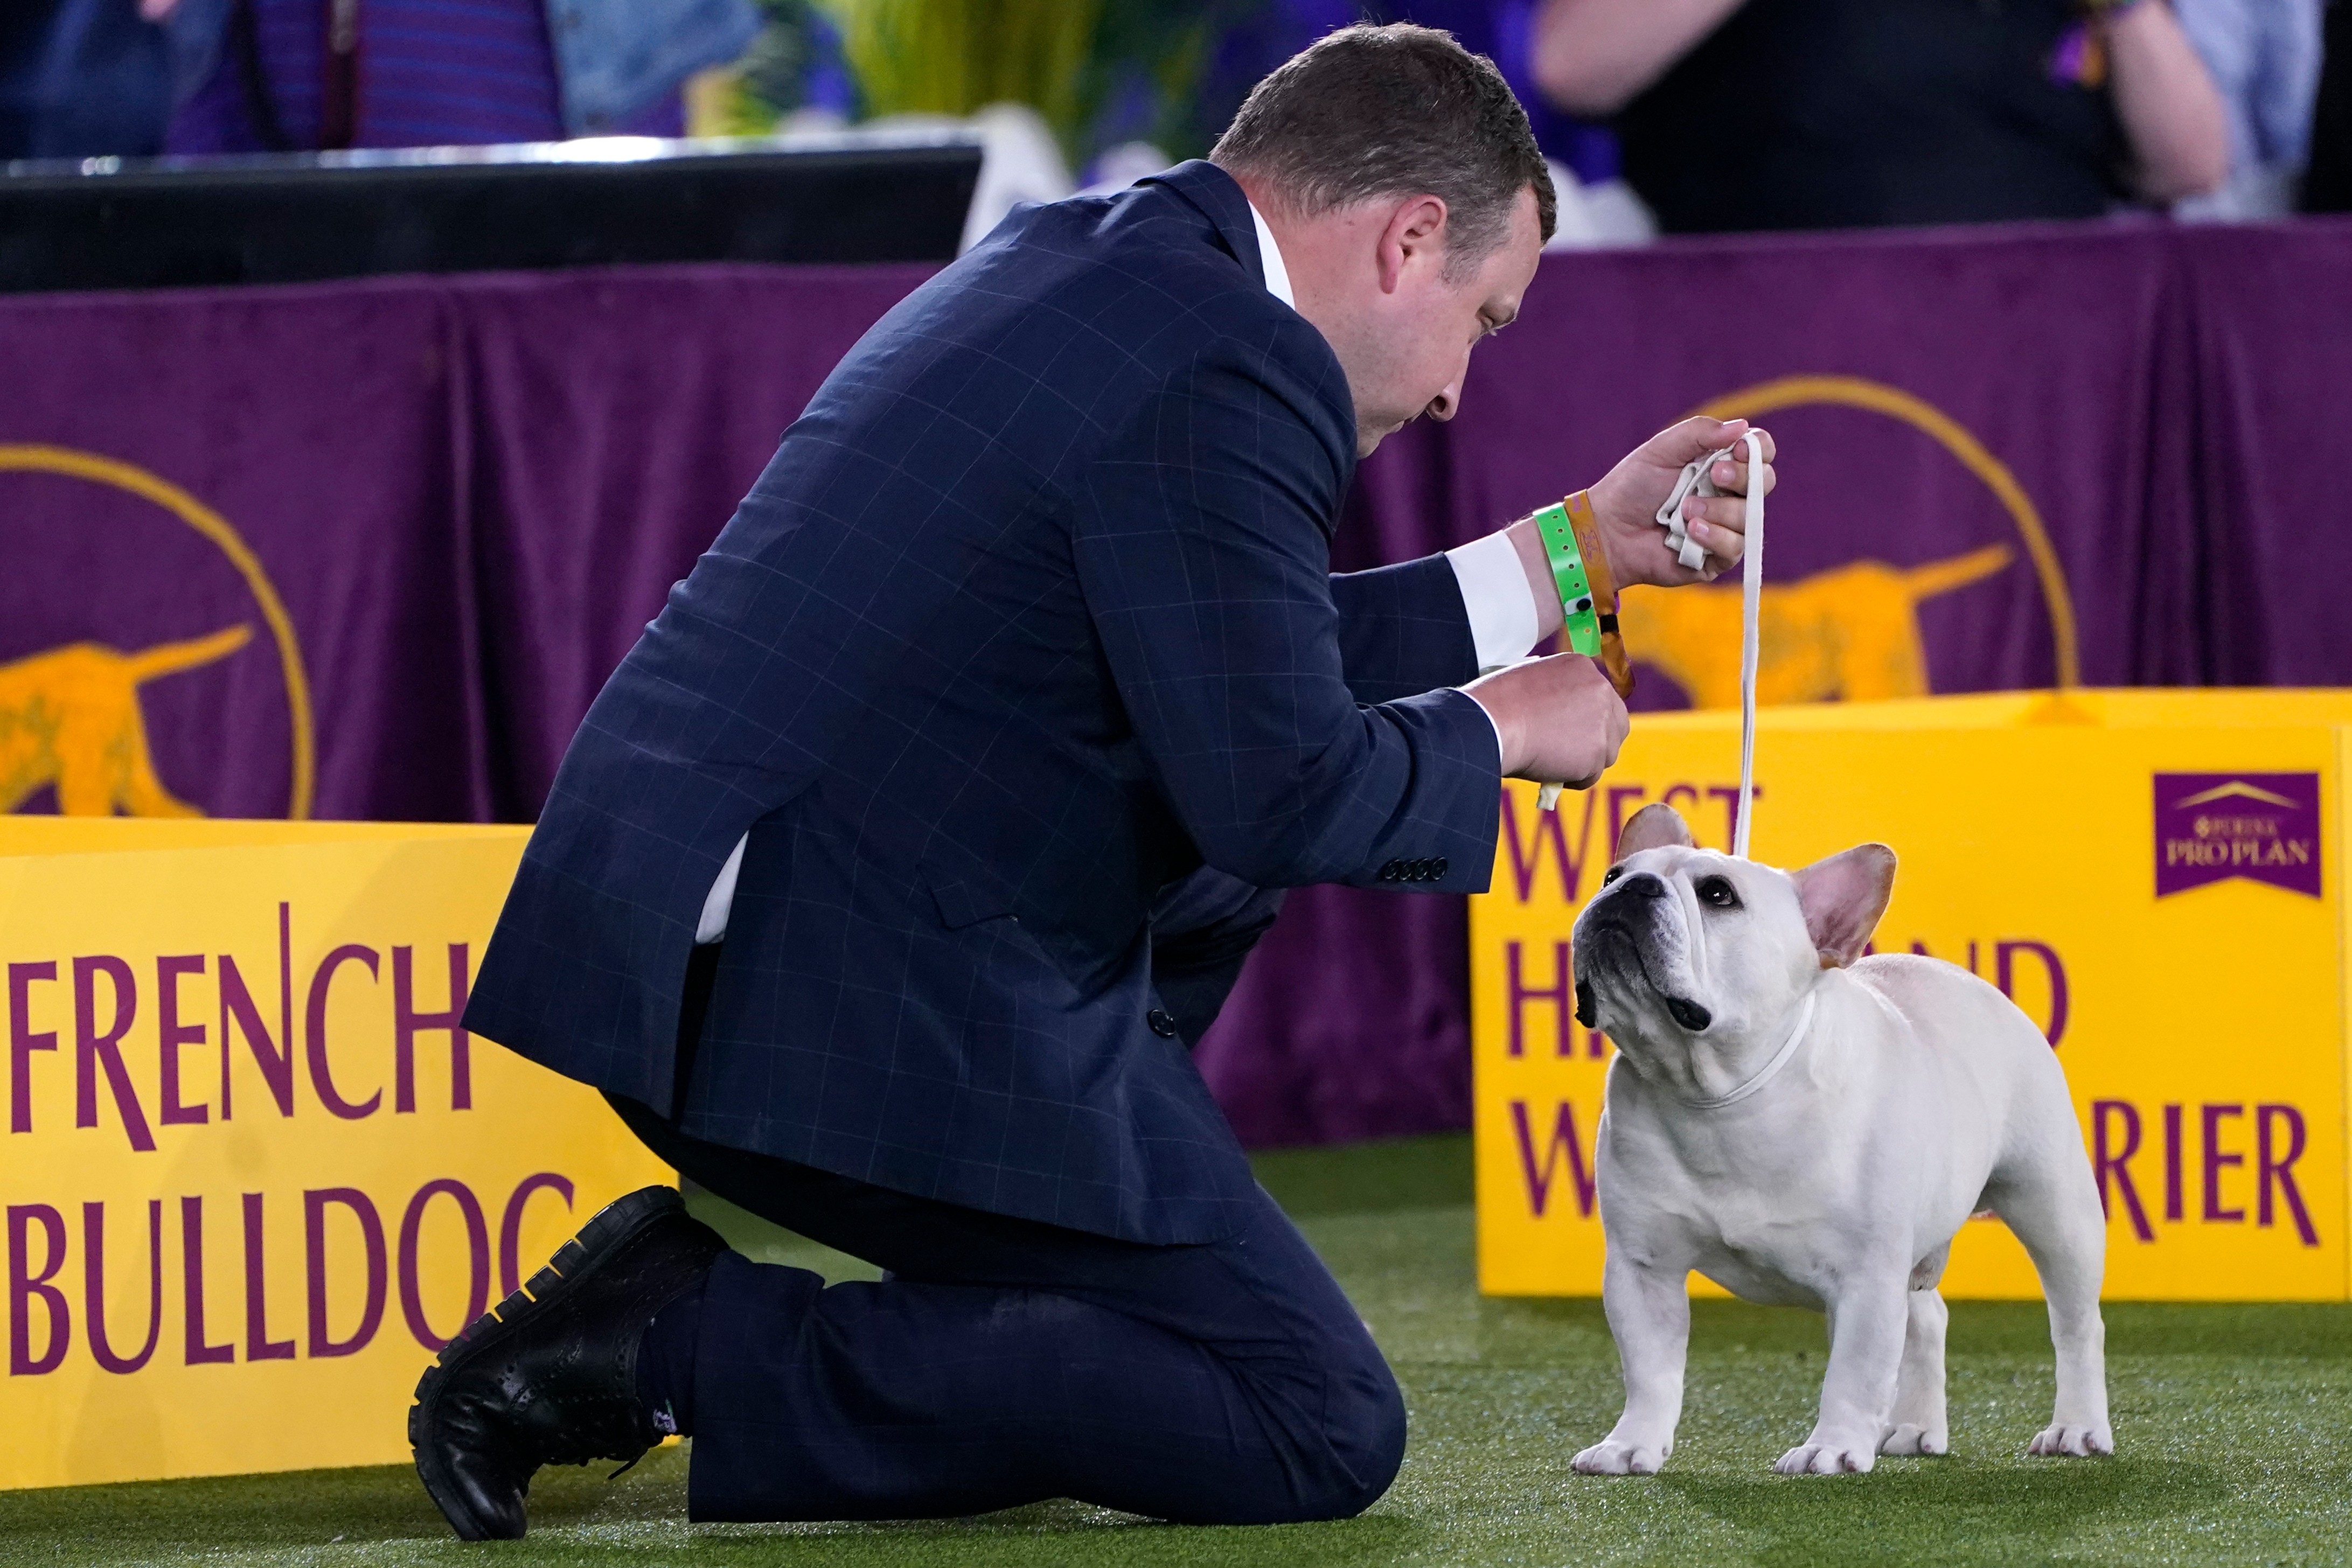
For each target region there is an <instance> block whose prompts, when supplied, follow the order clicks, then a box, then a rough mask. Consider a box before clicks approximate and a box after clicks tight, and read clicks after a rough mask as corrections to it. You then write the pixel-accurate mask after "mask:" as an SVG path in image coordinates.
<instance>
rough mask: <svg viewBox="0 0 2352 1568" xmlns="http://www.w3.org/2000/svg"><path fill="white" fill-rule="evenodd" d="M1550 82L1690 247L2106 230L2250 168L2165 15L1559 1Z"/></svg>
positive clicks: (2061, 5) (1776, 1)
mask: <svg viewBox="0 0 2352 1568" xmlns="http://www.w3.org/2000/svg"><path fill="white" fill-rule="evenodd" d="M1535 71H1536V78H1537V79H1538V82H1540V83H1541V84H1542V87H1543V89H1544V90H1545V92H1547V93H1548V94H1549V96H1550V97H1551V99H1552V100H1553V101H1554V102H1555V103H1557V104H1558V105H1559V106H1560V107H1561V108H1563V109H1565V110H1569V111H1570V112H1571V113H1575V114H1582V115H1594V116H1598V115H1612V114H1613V115H1615V116H1616V120H1615V125H1616V129H1617V132H1618V136H1619V139H1620V141H1621V142H1622V147H1623V153H1624V161H1625V173H1626V177H1627V179H1628V180H1630V181H1631V182H1632V183H1633V188H1634V189H1635V190H1636V191H1637V192H1639V193H1641V195H1642V197H1643V200H1645V201H1646V202H1648V203H1649V204H1650V206H1651V208H1652V210H1653V211H1654V212H1655V214H1657V218H1658V223H1659V226H1660V227H1661V228H1663V229H1664V230H1666V231H1667V232H1669V233H1685V234H1689V233H1703V232H1708V231H1722V230H1738V229H1792V228H1843V227H1853V226H1864V225H1884V224H1935V223H1974V222H1986V221H1993V220H1999V219H2005V218H2069V217H2092V216H2095V215H2097V214H2101V213H2104V212H2105V211H2107V210H2109V209H2110V207H2111V206H2112V205H2114V204H2116V202H2117V201H2118V200H2119V199H2123V198H2126V197H2129V198H2137V199H2138V200H2140V201H2144V202H2151V203H2159V204H2168V203H2171V202H2175V201H2179V200H2180V199H2181V198H2183V197H2187V196H2192V195H2198V194H2201V193H2206V192H2209V191H2211V190H2213V189H2215V188H2217V187H2218V186H2220V185H2221V183H2222V181H2223V179H2224V178H2225V177H2226V175H2227V173H2228V170H2229V138H2228V131H2227V129H2226V120H2225V118H2224V113H2223V109H2222V104H2221V97H2220V95H2219V94H2218V93H2217V92H2216V91H2215V90H2214V87H2213V83H2212V81H2211V79H2210V78H2209V77H2208V76H2207V75H2206V72H2205V68H2204V67H2203V66H2202V65H2201V64H2200V62H2199V60H2198V58H2197V55H2196V53H2195V51H2194V50H2193V49H2191V48H2190V47H2189V40H2188V39H2187V37H2185V36H2184V35H2183V34H2182V32H2181V29H2180V25H2179V22H2177V21H2176V20H2175V19H2174V17H2173V16H2172V13H2171V12H2170V10H2168V8H2167V7H2166V5H2165V4H2164V0H2105V3H2102V0H2093V3H2091V4H2088V5H2077V4H2074V3H2073V0H1746V3H1744V4H1743V3H1742V0H1548V3H1547V4H1546V5H1545V9H1544V11H1543V14H1542V16H1541V18H1540V20H1539V23H1538V33H1537V39H1536V65H1535Z"/></svg>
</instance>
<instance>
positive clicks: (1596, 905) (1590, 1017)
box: [1576, 872, 1715, 1034]
mask: <svg viewBox="0 0 2352 1568" xmlns="http://www.w3.org/2000/svg"><path fill="white" fill-rule="evenodd" d="M1673 891H1674V890H1673V889H1672V888H1670V887H1668V886H1667V885H1666V883H1665V881H1664V879H1663V878H1661V877H1659V876H1657V875H1655V874H1654V873H1650V872H1639V873H1635V874H1633V875H1632V876H1629V877H1625V878H1623V879H1622V880H1621V881H1619V882H1618V883H1616V884H1615V885H1614V886H1612V887H1611V888H1609V889H1608V890H1607V891H1606V892H1605V893H1604V894H1602V895H1601V898H1599V899H1596V900H1594V901H1593V903H1592V904H1591V907H1589V908H1588V909H1587V910H1586V911H1585V916H1586V918H1585V921H1584V922H1580V925H1583V926H1584V929H1583V931H1582V932H1581V933H1580V936H1582V937H1583V940H1580V942H1579V943H1578V946H1580V947H1582V948H1589V949H1590V950H1591V952H1592V953H1593V955H1594V956H1597V949H1598V947H1599V946H1600V943H1601V940H1602V939H1603V938H1605V937H1611V936H1614V937H1616V938H1617V939H1619V940H1620V941H1622V943H1623V944H1624V945H1625V947H1626V950H1627V951H1628V952H1629V953H1630V954H1631V955H1632V956H1633V965H1634V967H1635V969H1636V970H1637V971H1638V972H1639V973H1640V975H1641V977H1642V981H1643V984H1644V985H1646V986H1648V987H1649V988H1650V989H1651V991H1652V992H1654V994H1655V995H1656V996H1657V998H1659V1000H1661V1001H1663V1002H1664V1003H1665V1007H1666V1013H1667V1016H1668V1017H1670V1018H1672V1019H1674V1020H1675V1024H1676V1025H1677V1026H1678V1027H1680V1028H1682V1029H1685V1030H1688V1031H1690V1032H1691V1033H1693V1034H1703V1033H1705V1032H1706V1029H1707V1026H1708V1025H1710V1024H1712V1023H1713V1022H1714V1021H1715V1015H1714V1014H1713V1013H1712V1012H1710V1011H1709V1010H1708V1009H1706V1006H1705V1005H1704V1004H1702V1003H1700V1002H1696V1001H1694V1000H1692V999H1691V998H1688V997H1678V996H1675V995H1674V994H1673V993H1672V992H1670V991H1669V990H1668V989H1667V988H1665V987H1664V986H1662V985H1660V984H1659V983H1658V977H1657V975H1656V974H1655V972H1654V964H1653V958H1654V957H1656V958H1659V959H1664V958H1665V955H1664V954H1663V953H1657V952H1656V951H1655V949H1656V948H1658V947H1660V946H1669V944H1661V943H1659V942H1657V941H1656V936H1657V933H1658V931H1659V927H1660V926H1661V925H1663V924H1665V923H1666V922H1667V919H1668V917H1667V916H1666V915H1664V905H1665V901H1667V900H1668V899H1670V898H1671V897H1672V894H1673ZM1580 956H1583V955H1580ZM1584 967H1585V966H1584V965H1583V964H1582V963H1581V962H1580V964H1579V965H1578V976H1577V981H1576V1021H1577V1022H1579V1023H1580V1024H1582V1025H1583V1026H1584V1027H1585V1028H1587V1029H1595V1028H1598V1027H1599V1025H1600V1021H1601V1016H1600V1003H1599V998H1597V997H1596V995H1595V994H1594V991H1593V988H1592V982H1591V980H1589V979H1587V978H1585V977H1584V974H1583V969H1584Z"/></svg>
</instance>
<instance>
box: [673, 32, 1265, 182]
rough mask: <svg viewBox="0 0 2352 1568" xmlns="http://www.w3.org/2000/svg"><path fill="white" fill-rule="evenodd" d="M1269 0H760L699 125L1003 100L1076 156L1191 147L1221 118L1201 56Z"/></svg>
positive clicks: (728, 129) (756, 124)
mask: <svg viewBox="0 0 2352 1568" xmlns="http://www.w3.org/2000/svg"><path fill="white" fill-rule="evenodd" d="M1274 3H1275V0H761V8H762V9H763V10H765V11H766V13H767V16H768V26H767V28H766V29H765V30H764V31H763V32H762V33H761V36H760V38H759V39H758V41H757V42H756V43H754V44H753V46H752V47H751V52H750V53H749V54H747V55H746V56H745V57H743V59H742V60H741V61H740V62H738V64H737V65H736V66H735V67H734V68H732V71H731V73H730V81H729V82H728V83H727V85H726V88H725V89H724V90H723V91H722V92H721V93H719V96H718V98H717V99H716V100H715V102H716V105H717V108H716V110H715V117H714V119H713V120H711V121H709V123H708V124H707V125H704V126H698V130H707V131H712V132H721V133H727V134H736V135H747V134H756V133H760V132H764V131H771V130H773V129H774V128H775V126H776V124H777V123H778V121H779V120H782V118H783V117H785V116H787V115H790V114H792V113H793V112H794V111H795V110H803V109H807V108H812V107H814V108H822V109H827V110H835V111H837V112H840V113H841V114H843V116H844V117H845V118H847V119H851V120H863V119H871V118H876V117H879V116H883V115H892V114H947V115H955V116H958V117H961V116H965V115H969V114H971V113H973V112H975V111H976V110H982V109H985V108H987V107H988V106H989V105H991V104H994V103H1007V102H1010V103H1022V104H1026V105H1028V106H1029V107H1030V108H1032V109H1034V110H1036V111H1037V112H1038V114H1039V115H1040V116H1041V117H1043V118H1044V120H1045V122H1046V124H1047V125H1048V126H1050V127H1051V128H1052V130H1053V131H1054V134H1055V137H1056V138H1057V139H1058V140H1059V141H1060V142H1061V145H1062V151H1063V153H1064V155H1065V156H1066V158H1067V159H1068V160H1069V162H1070V165H1071V167H1073V168H1079V169H1082V168H1084V167H1085V166H1086V165H1087V163H1088V162H1091V161H1092V159H1093V158H1094V157H1095V155H1096V154H1097V153H1099V152H1102V151H1103V150H1104V149H1105V148H1106V147H1108V146H1110V145H1113V144H1115V143H1118V142H1122V141H1150V142H1152V143H1154V144H1155V145H1157V146H1159V147H1160V149H1161V150H1162V151H1164V152H1167V153H1168V155H1169V156H1171V158H1184V157H1191V156H1195V155H1198V154H1199V153H1202V152H1206V151H1207V150H1208V145H1209V142H1210V141H1212V140H1213V138H1214V137H1215V135H1216V132H1217V131H1218V130H1219V129H1221V126H1220V125H1210V124H1205V123H1203V121H1204V120H1205V119H1206V118H1207V116H1205V115H1204V113H1203V110H1202V102H1201V100H1200V97H1199V91H1198V89H1199V87H1200V83H1201V80H1202V72H1203V69H1204V67H1205V66H1206V64H1207V62H1208V61H1209V59H1210V57H1212V55H1213V52H1214V51H1215V49H1216V47H1217V46H1218V44H1219V42H1220V40H1221V39H1223V37H1225V36H1226V34H1227V33H1229V32H1230V31H1231V30H1232V29H1233V28H1234V26H1237V25H1239V24H1241V23H1244V22H1245V21H1247V20H1249V19H1250V18H1252V17H1254V16H1257V15H1258V14H1260V13H1262V12H1265V11H1267V10H1268V9H1269V8H1270V7H1271V5H1273V4H1274ZM1227 108H1230V105H1228V106H1227Z"/></svg>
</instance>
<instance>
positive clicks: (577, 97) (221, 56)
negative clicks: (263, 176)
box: [142, 0, 760, 153]
mask: <svg viewBox="0 0 2352 1568" xmlns="http://www.w3.org/2000/svg"><path fill="white" fill-rule="evenodd" d="M142 5H143V8H144V10H145V11H146V13H147V14H148V15H149V16H151V17H154V18H158V19H163V20H167V21H168V22H169V24H170V26H171V32H172V51H173V82H174V88H175V100H176V101H177V104H178V108H177V110H176V112H175V113H174V114H173V118H172V121H171V127H170V130H169V131H168V132H167V134H166V135H165V138H164V145H165V149H166V151H168V152H190V153H203V152H287V151H312V150H320V149H327V148H338V147H431V146H446V145H458V144H466V143H484V142H499V141H557V140H561V139H562V138H564V137H567V136H596V135H609V134H625V133H635V134H640V135H653V136H663V135H667V136H676V135H678V134H681V133H682V132H683V131H684V129H685V110H684V108H683V104H682V100H681V99H680V97H679V89H680V86H681V85H682V84H683V83H684V82H685V80H686V78H688V77H689V76H691V75H692V74H693V73H694V72H696V71H698V70H701V69H703V68H705V67H709V66H715V65H721V64H724V63H726V62H728V61H730V60H732V59H734V58H736V57H738V56H740V55H741V54H742V53H743V52H744V50H745V49H746V48H747V47H749V46H750V45H751V39H752V37H753V36H754V35H755V34H756V33H757V32H758V31H759V28H760V16H759V12H758V11H757V9H756V8H755V7H754V6H753V5H751V0H142Z"/></svg>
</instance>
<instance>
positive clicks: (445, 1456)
mask: <svg viewBox="0 0 2352 1568" xmlns="http://www.w3.org/2000/svg"><path fill="white" fill-rule="evenodd" d="M726 1249H727V1243H726V1242H724V1241H722V1240H721V1239H719V1233H718V1232H717V1231H715V1230H713V1229H711V1228H709V1226H707V1225H705V1224H703V1223H702V1222H701V1221H700V1220H698V1219H696V1218H692V1217H691V1216H689V1215H688V1213H687V1212H686V1204H685V1200H684V1199H682V1198H680V1197H678V1195H677V1192H676V1191H675V1190H673V1189H672V1188H669V1187H666V1186H649V1187H645V1188H642V1189H640V1190H639V1191H636V1192H633V1193H631V1194H629V1196H628V1197H623V1198H616V1199H615V1200H614V1201H613V1202H612V1203H609V1204H607V1205H605V1206H604V1208H603V1209H602V1210H600V1211H599V1212H598V1213H597V1215H596V1217H595V1218H593V1219H591V1220H590V1221H589V1222H588V1223H587V1224H586V1225H585V1226H583V1228H581V1231H580V1234H579V1235H577V1236H575V1237H573V1238H572V1239H571V1240H569V1241H567V1242H565V1243H564V1244H563V1246H562V1248H561V1249H559V1250H558V1251H557V1252H556V1254H555V1256H554V1257H553V1258H551V1259H550V1260H548V1264H547V1267H546V1268H544V1269H541V1270H540V1271H539V1272H538V1273H536V1274H534V1275H532V1276H531V1277H530V1281H529V1282H528V1283H526V1284H525V1285H524V1286H523V1288H522V1289H521V1290H520V1291H516V1292H515V1293H514V1294H513V1295H511V1296H509V1297H508V1298H507V1299H506V1300H505V1301H500V1302H499V1304H498V1306H497V1307H496V1308H494V1309H493V1310H492V1311H490V1312H484V1313H483V1314H482V1315H481V1316H480V1317H478V1318H477V1319H475V1320H474V1322H472V1323H470V1324H468V1325H467V1329H466V1331H465V1332H464V1333H461V1334H459V1335H458V1336H457V1338H456V1339H454V1340H452V1341H450V1342H449V1344H448V1346H447V1348H446V1349H444V1350H443V1351H442V1352H441V1354H440V1355H439V1357H437V1358H436V1361H435V1363H434V1364H433V1365H432V1366H431V1367H429V1368H427V1369H426V1370H425V1376H424V1379H423V1380H422V1381H421V1382H419V1383H418V1384H417V1385H416V1403H415V1406H412V1407H411V1408H410V1410H409V1412H408V1444H409V1447H410V1448H411V1449H413V1450H414V1451H415V1455H416V1473H417V1475H418V1476H419V1477H420V1478H422V1479H423V1480H424V1482H425V1491H426V1492H428V1493H430V1494H431V1496H432V1498H433V1500H434V1502H435V1503H436V1504H438V1505H439V1507H440V1510H441V1511H442V1512H443V1513H444V1514H446V1515H447V1516H448V1520H449V1523H450V1525H451V1526H452V1527H453V1528H455V1529H456V1531H457V1533H458V1534H459V1535H460V1536H462V1537H463V1538H464V1539H466V1540H467V1541H514V1540H519V1539H520V1538H521V1536H522V1533H523V1531H524V1529H525V1526H526V1523H527V1521H526V1520H525V1518H524V1514H523V1494H524V1493H525V1492H527V1491H529V1490H530V1478H531V1476H532V1474H533V1473H534V1472H535V1471H537V1470H538V1469H539V1467H540V1466H541V1465H584V1464H587V1463H588V1462H590V1461H591V1460H593V1459H622V1460H626V1461H628V1462H630V1463H635V1461H636V1459H637V1458H638V1457H639V1456H640V1455H642V1454H644V1453H645V1451H646V1449H647V1448H651V1447H653V1445H654V1444H655V1443H656V1442H657V1441H658V1440H659V1436H660V1435H659V1434H658V1433H657V1432H656V1431H655V1429H654V1426H653V1422H652V1419H651V1418H650V1416H648V1415H647V1414H646V1408H645V1405H644V1403H643V1402H642V1401H641V1400H639V1399H638V1397H637V1387H636V1361H637V1342H638V1340H639V1339H640V1338H641V1337H643V1335H644V1333H645V1331H646V1324H647V1323H649V1322H652V1321H653V1317H654V1314H655V1313H656V1312H659V1311H661V1309H662V1308H664V1307H665V1306H667V1305H668V1304H669V1303H670V1302H671V1301H676V1300H677V1298H678V1297H679V1296H680V1295H682V1294H684V1293H685V1292H686V1291H688V1289H689V1288H691V1287H692V1286H693V1284H694V1283H695V1281H697V1280H698V1279H700V1278H701V1277H702V1275H703V1274H704V1273H705V1272H706V1271H707V1270H709V1267H710V1264H711V1260H713V1259H715V1258H717V1257H718V1256H719V1253H721V1252H723V1251H725V1250H726Z"/></svg>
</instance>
